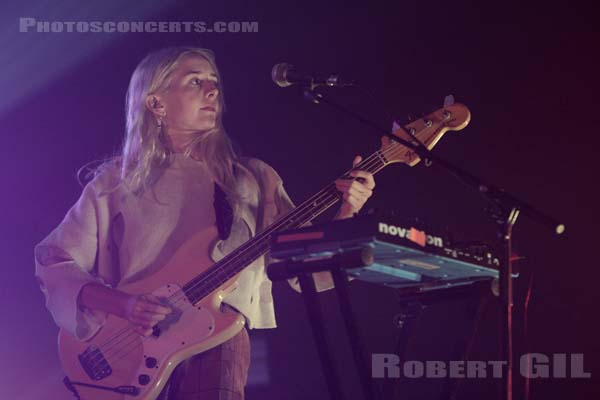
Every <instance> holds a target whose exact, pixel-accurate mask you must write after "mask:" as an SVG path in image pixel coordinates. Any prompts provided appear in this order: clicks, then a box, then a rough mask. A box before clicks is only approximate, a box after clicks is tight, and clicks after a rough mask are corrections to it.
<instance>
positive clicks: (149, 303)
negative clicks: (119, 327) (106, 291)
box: [128, 294, 171, 337]
mask: <svg viewBox="0 0 600 400" xmlns="http://www.w3.org/2000/svg"><path fill="white" fill-rule="evenodd" d="M170 312H171V309H170V308H169V307H165V306H164V305H162V304H161V303H160V299H159V298H157V297H156V296H153V295H150V294H147V295H141V296H137V297H136V302H135V304H134V306H133V307H132V309H131V312H130V313H129V316H128V320H129V322H131V323H132V324H133V325H134V331H135V332H137V333H138V334H140V335H142V336H146V337H147V336H150V335H151V334H152V328H153V327H154V326H155V325H156V324H157V323H159V322H160V321H162V320H164V319H165V318H166V315H167V314H169V313H170Z"/></svg>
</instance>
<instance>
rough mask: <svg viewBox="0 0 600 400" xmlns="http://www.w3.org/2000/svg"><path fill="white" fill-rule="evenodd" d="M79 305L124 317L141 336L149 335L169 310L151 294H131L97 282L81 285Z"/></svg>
mask: <svg viewBox="0 0 600 400" xmlns="http://www.w3.org/2000/svg"><path fill="white" fill-rule="evenodd" d="M78 303H79V306H83V307H86V308H89V309H92V310H100V311H104V312H107V313H109V314H114V315H116V316H117V317H120V318H123V319H126V320H127V321H129V322H131V324H132V325H133V326H134V330H135V331H136V332H137V333H139V334H140V335H142V336H146V337H148V336H150V335H151V334H152V328H153V327H154V325H156V324H157V323H158V322H159V321H162V320H163V319H165V317H166V316H167V314H169V313H170V312H171V309H170V308H169V307H166V306H165V305H163V304H162V303H161V301H160V299H158V298H157V297H156V296H154V295H152V294H142V295H133V294H129V293H125V292H122V291H120V290H118V289H113V288H109V287H107V286H105V285H102V284H100V283H97V282H91V283H88V284H86V285H84V286H83V288H82V289H81V293H80V295H79V299H78Z"/></svg>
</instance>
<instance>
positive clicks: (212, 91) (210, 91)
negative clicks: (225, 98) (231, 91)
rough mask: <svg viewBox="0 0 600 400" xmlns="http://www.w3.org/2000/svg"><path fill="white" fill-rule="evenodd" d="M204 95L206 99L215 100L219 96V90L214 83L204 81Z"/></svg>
mask: <svg viewBox="0 0 600 400" xmlns="http://www.w3.org/2000/svg"><path fill="white" fill-rule="evenodd" d="M204 93H206V97H209V98H215V97H217V96H218V94H219V88H218V85H217V83H216V82H213V81H208V80H207V81H204Z"/></svg>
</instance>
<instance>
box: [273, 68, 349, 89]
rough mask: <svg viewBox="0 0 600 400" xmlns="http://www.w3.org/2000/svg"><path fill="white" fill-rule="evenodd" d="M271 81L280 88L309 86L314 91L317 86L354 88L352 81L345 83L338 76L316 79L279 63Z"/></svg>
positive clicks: (274, 69)
mask: <svg viewBox="0 0 600 400" xmlns="http://www.w3.org/2000/svg"><path fill="white" fill-rule="evenodd" d="M271 79H273V82H275V84H276V85H277V86H279V87H288V86H291V85H302V86H308V87H310V89H311V90H312V89H314V88H315V87H317V86H331V87H333V86H335V87H344V86H354V85H355V83H354V82H352V81H344V80H342V79H341V78H340V77H339V76H338V75H335V74H333V75H329V76H328V77H327V78H325V79H323V78H315V77H314V76H312V75H308V74H304V73H301V72H298V71H296V69H295V68H294V66H293V65H291V64H288V63H279V64H275V65H274V66H273V69H272V70H271Z"/></svg>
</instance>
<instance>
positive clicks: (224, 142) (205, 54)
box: [118, 46, 256, 211]
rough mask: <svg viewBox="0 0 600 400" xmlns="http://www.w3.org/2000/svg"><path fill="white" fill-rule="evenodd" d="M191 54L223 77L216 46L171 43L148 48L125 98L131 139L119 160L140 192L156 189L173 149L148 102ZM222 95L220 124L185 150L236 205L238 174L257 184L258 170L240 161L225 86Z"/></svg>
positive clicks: (125, 179) (123, 176) (125, 175)
mask: <svg viewBox="0 0 600 400" xmlns="http://www.w3.org/2000/svg"><path fill="white" fill-rule="evenodd" d="M186 55H196V56H199V57H202V58H204V59H205V60H206V61H208V63H209V64H210V65H211V67H212V68H213V70H214V71H215V73H216V74H217V78H218V81H219V82H221V79H220V75H219V71H218V69H217V65H216V63H215V57H214V54H213V52H212V51H211V50H208V49H203V48H197V47H187V46H179V47H167V48H163V49H161V50H158V51H155V52H152V53H150V54H148V55H147V56H146V57H145V58H144V59H143V60H142V61H141V62H140V63H139V64H138V66H137V67H136V69H135V71H134V72H133V75H132V76H131V80H130V82H129V88H128V89H127V95H126V101H125V116H126V131H125V139H124V142H123V146H122V149H121V154H120V157H118V161H119V162H118V165H119V167H120V181H121V182H120V183H126V184H127V186H128V187H129V188H130V189H131V190H132V191H133V192H134V193H136V194H139V193H143V192H145V191H146V190H148V189H150V188H151V186H152V185H153V183H154V182H155V181H156V179H157V178H158V177H159V175H160V170H162V169H164V168H165V167H167V166H168V165H169V164H170V162H171V150H170V149H169V147H168V145H167V142H166V140H165V134H164V132H163V130H162V128H161V127H159V126H158V125H157V122H156V117H155V116H154V115H153V113H152V112H151V111H150V110H148V108H147V107H146V104H145V100H146V97H147V96H148V95H149V94H153V93H160V92H162V91H164V90H166V89H167V88H168V85H169V83H170V77H171V74H172V72H173V70H174V69H175V68H176V67H177V65H178V62H179V61H180V60H181V58H182V57H184V56H186ZM217 100H218V102H219V105H220V107H219V110H220V111H219V114H218V116H217V121H216V124H215V127H214V128H213V129H212V130H210V131H208V132H206V133H205V134H202V135H198V136H197V137H196V138H194V140H193V141H192V142H191V143H190V144H189V146H188V147H187V148H186V150H185V151H184V154H186V155H187V156H190V155H191V154H194V155H195V156H198V157H200V158H201V159H202V160H204V161H205V162H206V165H207V167H208V169H209V171H210V173H211V174H212V176H213V179H214V180H215V181H216V183H218V184H219V185H220V186H221V188H222V189H223V190H224V192H225V193H226V194H227V197H228V199H229V201H230V203H231V204H232V206H233V209H234V211H235V210H236V209H237V206H239V203H240V201H241V195H240V193H239V191H238V188H237V186H238V185H237V182H238V179H237V178H239V176H240V174H243V175H246V176H248V177H250V182H251V183H252V184H255V183H256V180H255V179H254V177H253V175H252V173H251V172H250V171H249V170H248V169H246V168H245V167H244V166H243V165H241V164H240V162H239V159H238V156H237V154H236V153H235V151H234V150H233V147H232V143H231V140H230V139H229V137H228V136H227V134H226V132H225V129H224V127H223V123H222V114H223V111H224V109H225V104H224V100H223V92H222V89H221V88H220V93H219V96H218V97H217ZM236 175H237V176H236Z"/></svg>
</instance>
